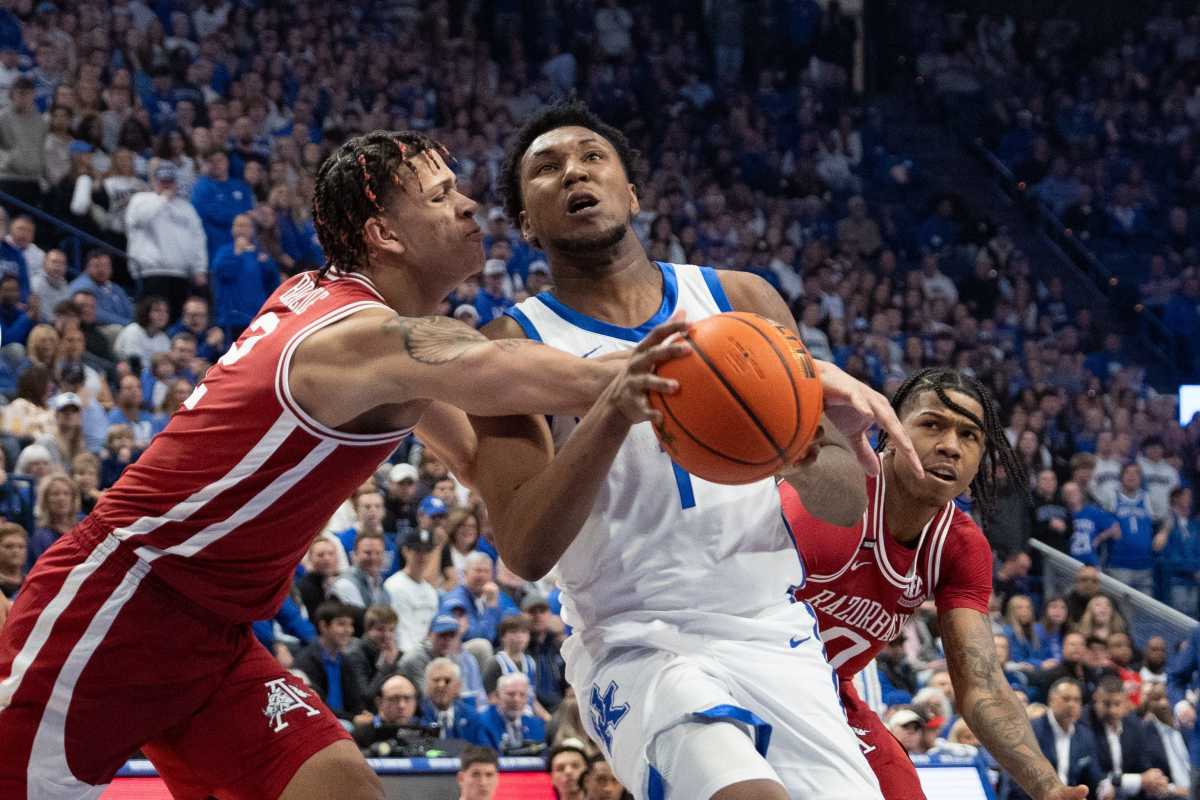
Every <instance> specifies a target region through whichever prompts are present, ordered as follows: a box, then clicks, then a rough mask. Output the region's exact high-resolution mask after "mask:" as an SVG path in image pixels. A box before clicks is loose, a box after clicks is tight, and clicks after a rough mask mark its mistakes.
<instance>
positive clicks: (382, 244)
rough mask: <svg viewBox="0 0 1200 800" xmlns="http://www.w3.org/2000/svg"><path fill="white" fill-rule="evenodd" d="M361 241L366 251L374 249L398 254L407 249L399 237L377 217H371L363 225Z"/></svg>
mask: <svg viewBox="0 0 1200 800" xmlns="http://www.w3.org/2000/svg"><path fill="white" fill-rule="evenodd" d="M363 241H364V242H365V243H366V245H367V250H368V252H369V251H370V250H372V249H375V250H382V251H383V252H385V253H389V254H391V255H394V256H399V255H403V254H404V251H405V250H406V249H407V248H405V246H404V242H402V241H401V240H400V237H399V236H397V235H396V233H395V232H394V231H393V230H392V229H391V228H390V227H388V225H387V223H385V222H384V221H383V220H382V219H381V218H379V217H371V218H370V219H368V220H367V221H366V223H365V224H364V225H363Z"/></svg>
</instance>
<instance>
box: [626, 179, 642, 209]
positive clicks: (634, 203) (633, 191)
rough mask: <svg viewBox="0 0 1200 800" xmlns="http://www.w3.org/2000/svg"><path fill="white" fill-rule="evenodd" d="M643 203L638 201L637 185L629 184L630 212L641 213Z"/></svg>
mask: <svg viewBox="0 0 1200 800" xmlns="http://www.w3.org/2000/svg"><path fill="white" fill-rule="evenodd" d="M641 210H642V204H641V202H639V201H638V193H637V186H635V185H634V184H632V183H631V184H629V214H630V216H633V215H635V214H639V213H641Z"/></svg>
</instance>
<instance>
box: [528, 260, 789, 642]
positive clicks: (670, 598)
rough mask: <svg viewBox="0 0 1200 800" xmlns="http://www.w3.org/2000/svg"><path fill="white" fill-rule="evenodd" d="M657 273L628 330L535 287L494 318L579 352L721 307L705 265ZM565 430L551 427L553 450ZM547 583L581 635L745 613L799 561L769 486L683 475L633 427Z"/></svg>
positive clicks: (783, 589) (768, 600)
mask: <svg viewBox="0 0 1200 800" xmlns="http://www.w3.org/2000/svg"><path fill="white" fill-rule="evenodd" d="M658 268H659V269H660V270H661V272H662V277H663V300H662V305H661V306H660V308H659V310H658V312H657V313H656V314H655V315H654V316H653V317H652V318H651V319H649V320H647V321H646V322H644V323H643V324H642V325H640V326H638V327H636V328H623V327H619V326H616V325H612V324H609V323H607V322H603V321H601V320H597V319H593V318H591V317H588V316H585V315H583V314H581V313H579V312H578V311H575V310H574V309H572V308H570V307H568V306H566V305H564V304H563V303H561V302H560V301H558V299H557V298H555V297H554V296H553V295H552V294H549V293H546V292H543V293H542V294H539V295H537V296H536V297H531V298H529V299H527V300H525V301H523V302H522V303H520V304H518V305H517V306H515V307H514V308H511V309H509V310H508V311H506V312H505V313H506V314H507V315H508V316H510V317H512V318H513V319H514V320H516V321H517V323H518V324H519V325H520V326H521V328H522V330H523V331H524V332H525V335H526V336H527V337H529V338H530V339H534V340H537V341H541V342H544V343H545V344H548V345H552V346H553V347H557V348H559V349H560V350H565V351H566V352H568V353H572V354H575V355H578V356H583V357H590V356H595V355H602V354H604V353H609V352H614V351H617V350H622V349H626V350H627V349H632V348H634V347H636V346H637V344H638V342H640V341H641V340H642V338H643V337H644V336H645V335H646V334H647V333H649V332H650V330H651V329H652V328H654V326H656V325H658V324H660V323H662V322H665V321H666V320H667V319H669V318H670V316H671V315H672V314H673V313H674V312H675V311H676V309H683V310H684V311H685V312H686V314H687V318H688V319H689V320H692V321H695V320H700V319H703V318H705V317H709V316H712V315H713V314H717V313H720V312H722V311H729V310H731V308H730V305H729V301H728V299H727V298H726V297H725V292H724V290H723V289H722V287H721V283H720V279H719V277H718V276H717V273H716V271H715V270H713V269H711V268H708V267H697V266H692V265H681V264H666V263H658ZM577 423H578V420H574V419H569V418H562V417H556V418H555V419H554V420H553V424H552V428H553V433H554V440H555V443H556V444H557V445H558V446H561V445H562V444H563V442H565V441H566V439H567V437H568V436H569V435H570V433H571V431H572V430H574V428H575V425H576V424H577ZM631 487H636V490H635V491H631ZM556 576H557V578H558V581H559V583H560V585H561V586H562V589H563V618H564V620H566V621H567V623H568V624H570V625H571V626H572V627H573V628H574V629H575V630H576V631H583V630H585V629H587V628H588V627H590V626H593V625H596V624H598V623H608V622H612V621H615V620H617V619H618V618H620V617H622V615H628V614H636V613H639V612H640V613H643V614H645V615H646V617H647V618H658V617H663V615H671V614H676V615H679V614H684V615H691V614H697V613H703V612H717V613H720V614H730V615H741V616H750V615H753V614H754V613H757V612H758V611H760V610H762V609H763V608H766V607H768V606H770V605H772V604H778V603H779V602H780V601H781V600H782V599H785V598H786V596H787V587H788V586H789V585H790V584H793V583H796V582H798V580H799V578H800V565H799V564H798V563H797V560H796V558H795V556H794V551H793V550H792V544H791V542H790V541H789V538H788V536H787V531H786V530H785V528H784V525H783V522H782V518H781V516H780V509H779V495H778V493H777V492H776V490H775V484H774V482H773V481H772V480H771V479H769V478H768V479H764V480H761V481H758V482H756V483H752V484H748V485H744V486H725V485H721V484H716V483H710V482H709V481H705V480H703V479H701V478H698V477H695V476H693V475H690V474H688V473H687V472H686V471H684V470H683V469H682V468H680V467H679V466H678V465H676V464H674V463H673V462H672V461H671V459H670V457H669V456H668V455H667V454H666V452H664V451H663V449H662V447H661V446H660V445H659V443H658V439H657V438H656V437H655V435H654V430H653V428H652V426H651V425H650V423H649V422H643V423H640V424H637V425H634V426H633V428H632V429H631V430H630V432H629V436H628V437H627V438H626V440H625V442H624V444H622V445H621V449H620V451H619V452H618V453H617V456H616V458H615V459H614V460H613V465H612V468H611V469H610V471H609V474H608V476H607V477H606V478H605V481H604V484H603V485H602V487H601V489H600V492H599V494H598V495H597V497H596V503H595V505H594V506H593V508H592V512H591V514H590V515H589V516H588V518H587V521H586V522H585V523H584V525H583V528H582V529H581V530H580V532H579V535H578V536H577V537H576V538H575V541H574V542H573V543H572V544H571V546H570V547H569V548H567V551H566V552H565V553H564V554H563V556H562V558H561V559H560V560H559V563H558V565H557V567H556ZM663 618H667V619H670V617H669V616H667V617H663Z"/></svg>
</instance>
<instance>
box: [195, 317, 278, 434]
mask: <svg viewBox="0 0 1200 800" xmlns="http://www.w3.org/2000/svg"><path fill="white" fill-rule="evenodd" d="M278 327H279V315H278V314H276V313H275V312H274V311H268V312H267V313H266V314H263V315H262V316H261V317H259V318H258V319H256V320H254V322H253V323H251V325H250V327H249V328H248V330H249V331H250V332H251V333H252V334H253V335H252V336H247V337H246V338H245V340H243V341H242V342H241V344H238V343H237V342H235V343H234V344H233V346H232V347H230V348H229V351H228V352H227V353H225V355H223V356H221V357H220V358H219V359H217V363H218V364H220V365H221V366H224V367H231V366H233V365H234V364H236V363H237V362H238V361H240V360H242V359H243V358H245V357H246V355H247V354H248V353H249V352H250V351H251V350H253V349H254V345H256V344H258V340H259V339H261V338H263V337H264V336H266V335H268V334H270V333H272V332H273V331H274V330H275V329H276V328H278ZM207 392H208V387H207V386H205V385H204V384H203V383H201V384H200V385H199V386H197V387H196V388H195V389H193V390H192V393H191V394H189V395H188V398H187V400H184V401H183V407H184V408H186V409H187V410H188V411H191V410H192V409H193V408H195V407H196V404H197V403H199V402H200V400H201V398H203V397H204V395H205V393H207Z"/></svg>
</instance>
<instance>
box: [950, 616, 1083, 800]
mask: <svg viewBox="0 0 1200 800" xmlns="http://www.w3.org/2000/svg"><path fill="white" fill-rule="evenodd" d="M939 621H940V623H941V629H942V643H943V649H944V650H945V651H946V666H947V667H948V669H949V671H950V680H951V681H952V683H953V684H954V695H955V698H956V700H957V706H958V709H959V711H960V712H961V713H962V716H963V719H965V720H966V721H967V726H968V727H969V728H970V729H971V731H972V732H973V733H974V734H975V736H976V737H977V738H978V739H979V741H980V742H981V743H982V744H983V746H984V747H986V748H987V749H988V752H989V753H991V754H992V755H993V756H995V758H996V761H998V762H999V763H1000V766H1001V767H1003V769H1004V771H1005V772H1007V773H1008V774H1009V775H1011V776H1012V778H1013V780H1015V781H1016V782H1017V783H1018V784H1019V785H1020V786H1021V788H1022V789H1024V790H1025V791H1026V792H1027V793H1028V794H1029V796H1030V797H1032V798H1033V800H1082V798H1085V797H1087V787H1086V786H1071V787H1067V786H1064V785H1063V782H1062V781H1061V780H1059V778H1058V774H1057V773H1056V772H1055V771H1054V768H1053V767H1052V766H1050V762H1049V761H1047V760H1046V757H1045V756H1044V755H1043V754H1042V749H1041V747H1039V746H1038V742H1037V738H1036V737H1035V736H1034V734H1033V729H1032V728H1031V727H1030V726H1029V718H1028V717H1026V716H1025V709H1024V708H1022V707H1021V704H1020V703H1019V702H1018V701H1017V698H1016V695H1015V694H1014V691H1013V689H1012V687H1011V686H1009V685H1008V681H1007V680H1006V679H1005V677H1004V672H1003V669H1002V666H1001V664H1000V661H999V659H998V658H997V657H996V646H995V644H994V642H993V640H992V627H991V624H990V623H989V622H988V619H987V617H986V616H984V615H983V614H981V613H980V612H978V611H974V610H972V609H969V608H953V609H950V610H949V611H945V612H943V613H942V614H940V615H939Z"/></svg>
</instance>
